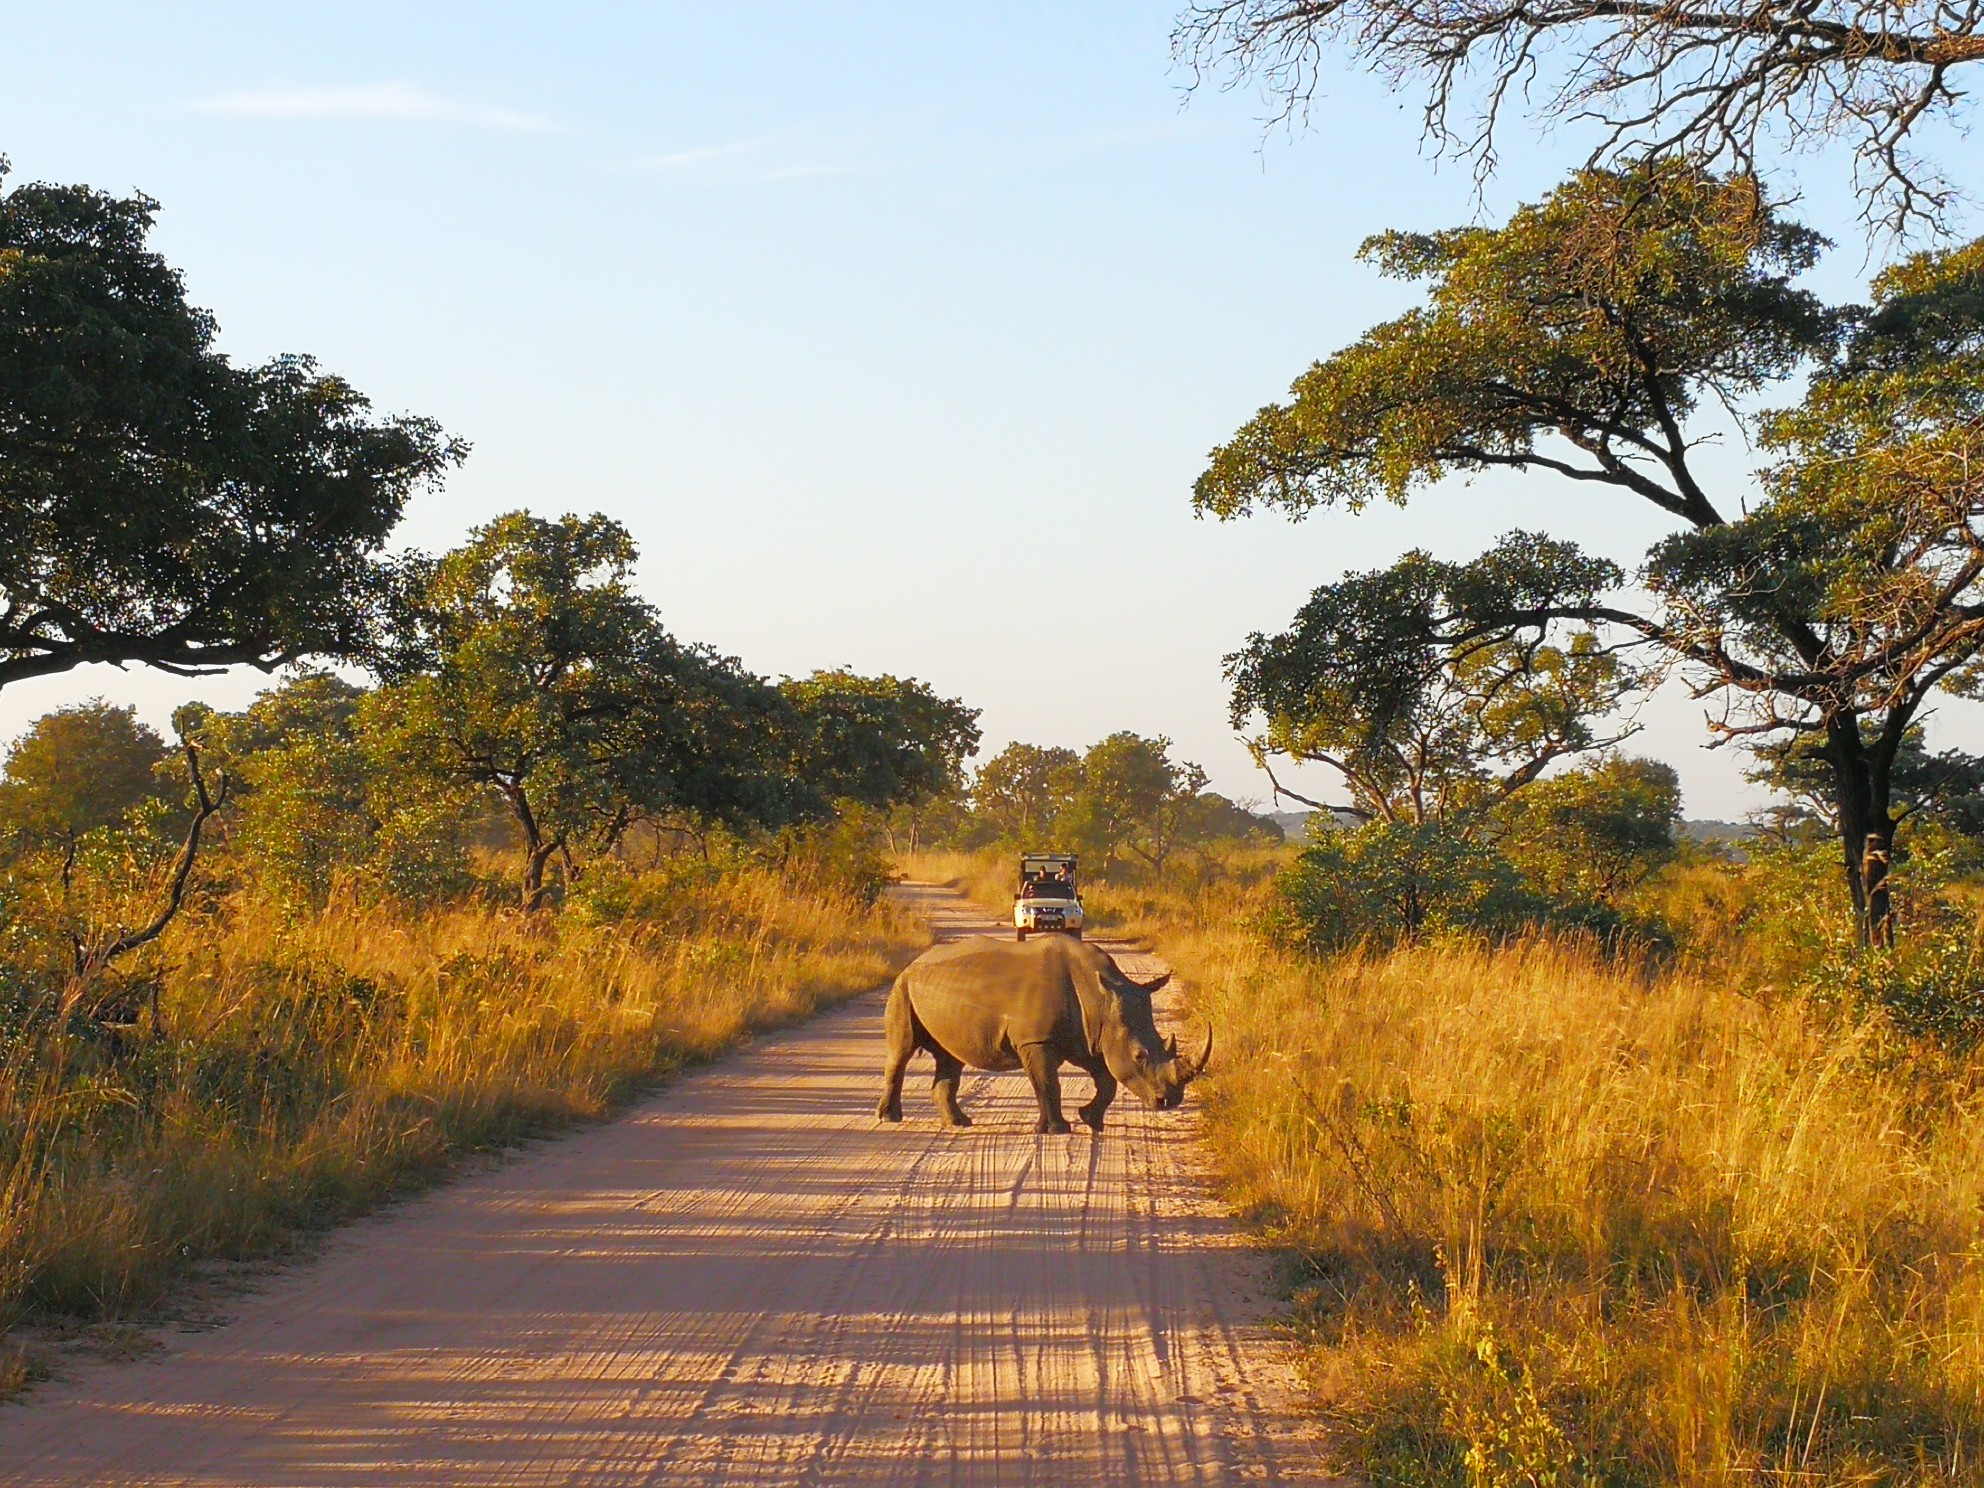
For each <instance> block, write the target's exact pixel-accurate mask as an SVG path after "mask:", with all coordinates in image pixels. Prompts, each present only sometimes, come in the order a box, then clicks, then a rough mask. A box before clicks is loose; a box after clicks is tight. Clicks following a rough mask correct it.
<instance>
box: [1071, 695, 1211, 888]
mask: <svg viewBox="0 0 1984 1488" xmlns="http://www.w3.org/2000/svg"><path fill="white" fill-rule="evenodd" d="M1206 779H1207V777H1206V772H1205V771H1204V770H1203V769H1201V768H1200V767H1199V766H1198V765H1196V764H1193V763H1192V762H1191V761H1189V760H1174V759H1172V758H1171V741H1170V740H1169V739H1167V738H1164V737H1163V736H1161V735H1160V736H1159V737H1157V738H1154V739H1146V738H1144V737H1142V736H1141V735H1139V734H1134V733H1131V732H1130V731H1129V730H1127V729H1125V730H1122V731H1119V732H1117V733H1113V734H1111V735H1110V736H1109V737H1108V738H1106V739H1103V740H1101V741H1099V742H1098V743H1095V744H1092V745H1090V746H1089V748H1088V750H1087V751H1086V752H1085V753H1084V754H1083V755H1082V758H1081V766H1080V769H1079V772H1078V773H1077V774H1076V776H1075V781H1074V790H1073V792H1072V794H1071V796H1070V798H1069V800H1068V803H1067V805H1066V806H1065V807H1064V808H1063V810H1062V812H1061V815H1060V817H1059V818H1058V820H1057V821H1056V823H1055V827H1056V831H1057V833H1058V834H1059V835H1061V836H1062V837H1064V838H1065V839H1066V840H1068V841H1069V842H1071V843H1073V844H1074V845H1076V846H1078V847H1080V848H1081V849H1082V850H1083V851H1084V852H1086V853H1089V854H1092V855H1093V856H1095V857H1097V858H1100V859H1102V860H1104V861H1105V862H1106V861H1107V860H1109V859H1111V858H1114V857H1115V856H1117V854H1119V853H1121V852H1128V853H1131V854H1132V855H1134V856H1135V857H1138V858H1141V859H1142V860H1143V861H1144V862H1145V863H1146V864H1147V865H1148V866H1149V867H1150V868H1151V870H1152V871H1153V872H1157V873H1162V872H1163V871H1164V865H1165V863H1166V862H1168V861H1169V860H1170V858H1171V855H1172V853H1173V852H1175V851H1176V850H1177V849H1178V848H1179V847H1180V846H1181V845H1182V844H1183V842H1184V840H1185V838H1186V836H1187V834H1188V832H1189V830H1190V828H1191V826H1192V825H1193V823H1194V821H1195V820H1196V818H1195V815H1194V813H1195V810H1196V807H1197V803H1198V801H1199V799H1200V793H1201V792H1202V791H1204V789H1205V787H1206Z"/></svg>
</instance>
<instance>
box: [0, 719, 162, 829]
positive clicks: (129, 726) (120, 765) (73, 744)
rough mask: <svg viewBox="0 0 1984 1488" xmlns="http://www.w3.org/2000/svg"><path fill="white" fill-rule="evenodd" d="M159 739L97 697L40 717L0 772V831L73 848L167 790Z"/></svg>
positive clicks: (148, 728)
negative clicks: (160, 772)
mask: <svg viewBox="0 0 1984 1488" xmlns="http://www.w3.org/2000/svg"><path fill="white" fill-rule="evenodd" d="M167 757H168V751H167V749H166V747H165V741H164V740H163V739H161V738H160V737H159V736H158V734H157V733H156V732H155V731H154V730H153V729H151V728H150V727H149V726H148V725H146V724H143V723H140V722H139V721H138V716H137V710H136V709H134V708H128V707H125V708H119V707H112V706H111V705H110V704H108V703H105V702H103V701H102V700H101V699H99V700H97V701H94V702H88V703H78V704H77V705H75V706H74V707H70V708H58V709H57V710H56V711H55V712H53V713H47V714H44V715H43V716H42V717H40V718H38V719H36V720H35V722H34V723H33V724H32V725H31V726H30V727H29V728H28V730H27V732H26V733H24V734H22V735H21V737H20V738H18V739H17V740H15V741H14V744H13V747H12V748H11V749H9V750H8V752H7V763H6V768H5V770H4V772H0V831H4V832H5V833H6V834H7V835H8V836H11V837H12V838H13V840H14V842H15V843H16V844H17V845H18V846H53V847H60V848H63V849H66V850H70V851H73V849H74V847H75V845H76V844H77V843H78V842H80V841H81V840H82V839H83V838H84V837H87V836H88V835H89V834H90V833H92V832H97V831H101V830H102V829H104V828H106V827H114V826H118V825H120V824H122V823H123V822H124V821H125V819H126V818H127V817H128V816H129V815H130V814H131V812H132V811H134V810H135V809H137V808H138V807H140V806H142V805H145V804H147V803H156V802H158V801H160V800H162V799H163V798H164V797H165V795H166V794H167V792H166V790H165V789H164V788H163V787H162V785H161V782H160V780H159V777H158V774H157V771H158V767H159V766H160V765H161V764H163V763H164V762H165V760H166V758H167Z"/></svg>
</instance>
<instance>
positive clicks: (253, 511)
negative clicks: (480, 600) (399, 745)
mask: <svg viewBox="0 0 1984 1488" xmlns="http://www.w3.org/2000/svg"><path fill="white" fill-rule="evenodd" d="M5 174H6V163H5V161H4V160H3V159H0V183H4V177H5ZM156 210H157V203H156V202H153V201H151V200H150V199H148V198H146V197H143V196H133V197H128V198H117V197H112V196H108V195H105V194H104V193H102V192H97V191H92V190H90V189H89V188H87V187H81V186H48V185H28V186H22V187H19V188H17V189H16V190H14V191H11V192H7V193H5V194H4V195H0V687H4V686H5V685H6V684H7V683H10V682H17V681H20V680H22V679H24V678H28V677H40V676H48V675H51V674H53V673H57V672H62V671H66V670H68V669H70V668H72V667H75V666H79V665H82V664H84V663H86V662H113V663H124V662H141V663H143V664H145V665H148V666H154V667H160V668H163V669H164V670H167V671H172V672H177V673H182V674H188V673H199V672H204V671H210V670H213V669H217V668H221V667H226V666H231V665H236V664H241V663H246V664H248V665H251V666H257V667H261V668H264V669H271V668H274V667H277V666H280V665H282V664H284V663H286V662H288V661H290V660H292V659H294V658H296V657H299V656H303V655H306V654H321V655H332V656H354V655H359V654H362V653H364V652H365V651H366V650H367V649H368V647H369V645H370V643H371V640H372V638H373V637H372V626H373V622H374V619H375V607H374V605H375V601H376V599H377V598H378V594H379V588H380V582H381V578H382V575H383V572H384V569H383V566H382V564H381V561H380V559H379V552H380V548H381V545H382V544H383V543H384V541H385V539H386V536H387V534H388V533H389V532H390V531H391V530H392V528H393V527H394V525H395V524H396V523H397V522H398V520H399V516H400V511H401V509H402V507H403V506H404V504H405V502H406V500H407V498H408V496H409V495H410V494H411V493H412V492H414V491H415V490H417V489H419V488H421V487H423V486H425V485H428V484H431V483H432V482H434V481H435V480H436V479H438V477H439V476H440V474H441V472H442V471H443V470H444V469H446V468H447V467H448V466H449V465H451V464H453V463H455V462H457V461H459V460H460V459H461V458H462V456H463V455H464V453H465V451H466V447H465V446H463V445H462V444H460V443H459V442H456V441H451V440H448V439H446V438H445V437H443V435H442V434H441V432H440V430H439V428H438V427H437V426H436V425H435V424H434V423H433V422H431V421H430V420H427V419H420V418H387V419H374V418H372V417H371V416H370V407H369V404H368V403H367V402H366V400H365V398H364V397H362V396H361V395H360V394H359V393H358V392H357V391H356V390H354V389H353V388H352V387H351V386H350V385H349V384H347V383H345V382H343V381H342V380H340V379H338V378H336V377H332V376H329V375H327V374H325V373H322V372H320V371H319V370H318V369H317V367H316V365H315V363H313V362H312V361H311V360H310V359H309V358H307V357H278V358H277V359H275V360H274V361H271V362H269V363H266V364H265V365H262V366H259V367H237V366H234V365H233V364H232V363H230V362H229V361H228V359H227V358H226V357H224V356H222V355H221V354H220V353H219V352H218V351H216V350H215V349H214V345H213V342H214V335H215V325H214V320H213V317H212V316H211V315H209V314H208V313H207V312H206V311H204V310H199V309H195V308H194V307H193V306H191V305H189V304H187V302H186V297H185V289H184V285H183V284H182V283H181V281H180V277H179V274H178V273H177V271H175V270H174V269H172V268H171V267H170V266H169V265H168V264H167V263H166V262H165V260H164V259H163V258H162V257H160V256H159V255H158V254H157V253H155V252H153V251H152V250H151V249H150V248H149V247H148V246H147V242H146V240H147V237H148V235H149V233H150V231H151V226H152V219H153V215H154V213H155V212H156Z"/></svg>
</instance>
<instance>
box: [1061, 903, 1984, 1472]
mask: <svg viewBox="0 0 1984 1488" xmlns="http://www.w3.org/2000/svg"><path fill="white" fill-rule="evenodd" d="M1694 891H1695V892H1699V891H1700V886H1699V885H1697V886H1695V890H1694ZM1094 897H1095V898H1096V899H1097V900H1098V905H1097V907H1098V908H1100V909H1102V910H1103V911H1104V913H1105V914H1109V913H1112V912H1113V914H1114V916H1115V917H1116V918H1117V919H1118V920H1119V922H1122V923H1124V924H1125V925H1127V927H1128V928H1129V929H1130V930H1131V931H1132V932H1134V933H1141V934H1144V935H1147V936H1149V937H1150V938H1152V939H1154V940H1155V941H1156V942H1157V944H1158V945H1159V947H1160V949H1161V950H1162V951H1163V952H1164V954H1165V955H1166V956H1167V957H1168V958H1169V959H1171V960H1172V961H1173V962H1174V963H1175V964H1176V966H1177V967H1178V969H1179V971H1180V973H1181V975H1182V976H1183V977H1185V978H1186V979H1187V980H1188V981H1189V983H1190V986H1191V991H1192V996H1193V999H1194V1002H1195V1004H1196V1006H1197V1009H1198V1011H1199V1012H1201V1013H1203V1014H1204V1015H1205V1016H1207V1017H1209V1018H1210V1019H1212V1020H1213V1022H1214V1023H1215V1024H1216V1025H1217V1028H1218V1031H1219V1044H1220V1051H1221V1052H1220V1054H1219V1056H1218V1059H1217V1062H1216V1065H1215V1068H1214V1072H1213V1078H1212V1080H1211V1081H1210V1082H1209V1084H1210V1087H1211V1088H1210V1091H1209V1099H1210V1106H1209V1117H1208V1131H1209V1135H1210V1139H1211V1142H1212V1144H1213V1146H1214V1148H1215V1151H1216V1155H1217V1156H1218V1158H1219V1160H1220V1162H1221V1165H1222V1167H1223V1169H1224V1171H1225V1172H1226V1173H1227V1174H1228V1175H1229V1180H1230V1182H1231V1185H1232V1191H1233V1196H1234V1198H1235V1200H1236V1201H1237V1202H1238V1203H1240V1204H1242V1205H1243V1206H1245V1207H1247V1208H1248V1209H1250V1210H1252V1211H1253V1212H1254V1213H1256V1214H1257V1215H1259V1216H1260V1217H1261V1218H1262V1220H1263V1222H1264V1223H1265V1224H1267V1225H1268V1226H1269V1228H1270V1230H1271V1232H1272V1233H1273V1235H1274V1236H1275V1237H1276V1238H1277V1239H1278V1240H1280V1241H1281V1242H1282V1243H1284V1244H1286V1245H1288V1246H1290V1247H1292V1248H1293V1249H1294V1250H1295V1251H1296V1252H1297V1253H1298V1254H1299V1255H1300V1256H1301V1257H1302V1258H1303V1263H1304V1264H1303V1267H1302V1278H1303V1279H1302V1282H1301V1284H1300V1288H1299V1291H1298V1293H1297V1304H1298V1310H1299V1314H1300V1317H1301V1318H1302V1320H1303V1322H1304V1324H1305V1327H1306V1330H1307V1334H1308V1337H1309V1338H1310V1340H1311V1348H1310V1351H1309V1358H1310V1361H1311V1364H1312V1374H1313V1384H1314V1387H1315V1392H1316V1399H1317V1401H1318V1404H1319V1406H1320V1407H1321V1408H1322V1409H1323V1410H1324V1411H1326V1412H1327V1414H1328V1415H1329V1416H1330V1417H1331V1419H1332V1420H1333V1421H1334V1423H1335V1425H1336V1428H1337V1433H1336V1435H1337V1439H1338V1441H1339V1442H1340V1443H1341V1446H1342V1449H1343V1451H1344V1454H1345V1458H1346V1461H1345V1463H1344V1464H1343V1465H1344V1466H1346V1467H1350V1468H1354V1469H1356V1470H1358V1471H1360V1472H1361V1473H1362V1474H1363V1475H1364V1476H1366V1477H1367V1478H1368V1479H1369V1480H1370V1481H1372V1482H1383V1483H1415V1484H1461V1483H1469V1484H1478V1485H1494V1488H1500V1485H1518V1484H1528V1485H1542V1484H1571V1483H1608V1484H1703V1485H1707V1484H1716V1485H1726V1484H1763V1483H1790V1482H1797V1483H1827V1484H1830V1483H1839V1484H1847V1483H1856V1484H1896V1485H1900V1484H1939V1485H1940V1484H1956V1483H1979V1482H1984V1078H1981V1076H1984V1070H1981V1069H1980V1066H1979V1064H1978V1063H1977V1062H1976V1061H1975V1060H1974V1059H1973V1060H1959V1059H1955V1058H1952V1057H1950V1056H1946V1055H1939V1054H1936V1053H1934V1052H1932V1051H1925V1050H1922V1049H1919V1048H1916V1047H1914V1046H1911V1045H1908V1044H1906V1043H1904V1042H1902V1041H1900V1040H1898V1039H1897V1038H1896V1036H1895V1035H1894V1034H1893V1033H1892V1032H1891V1031H1890V1030H1889V1028H1888V1027H1887V1026H1886V1025H1885V1024H1884V1023H1882V1022H1880V1021H1878V1020H1877V1019H1876V1020H1869V1021H1854V1020H1852V1019H1850V1018H1846V1017H1844V1016H1843V1015H1841V1014H1840V1013H1839V1012H1838V1011H1837V1010H1836V1009H1835V1010H1831V1011H1828V1010H1826V1009H1821V1008H1817V1007H1815V1006H1813V1005H1812V1004H1811V1003H1809V1002H1807V1001H1803V1000H1800V999H1797V998H1792V997H1787V996H1774V995H1768V994H1767V993H1765V994H1761V995H1760V994H1759V993H1758V992H1757V991H1756V990H1755V989H1756V988H1757V986H1758V985H1759V982H1758V978H1756V977H1752V976H1741V977H1739V976H1737V975H1734V974H1719V973H1718V971H1717V970H1716V968H1715V965H1714V959H1713V958H1712V957H1707V956H1703V955H1699V954H1696V955H1690V956H1688V957H1686V958H1685V959H1684V960H1683V961H1681V962H1679V963H1676V969H1671V970H1668V971H1659V970H1655V969H1652V968H1649V967H1647V966H1644V965H1636V964H1623V963H1621V962H1619V961H1617V960H1608V959H1607V958H1605V957H1604V956H1603V955H1601V953H1600V951H1599V948H1597V947H1595V946H1593V945H1590V944H1586V943H1580V942H1577V941H1570V940H1553V939H1549V938H1537V939H1532V940H1528V941H1525V942H1521V943H1515V944H1509V945H1505V946H1501V947H1490V946H1484V945H1479V944H1445V945H1428V946H1419V947H1407V948H1404V949H1401V950H1399V951H1397V952H1395V953H1393V954H1389V955H1375V954H1361V953H1360V954H1351V955H1349V956H1346V957H1343V958H1341V959H1338V960H1332V961H1322V960H1317V959H1313V958H1311V957H1307V956H1303V955H1298V954H1294V953H1291V952H1289V951H1287V950H1284V949H1280V948H1278V947H1277V946H1276V945H1274V944H1273V943H1271V942H1270V941H1269V940H1268V939H1266V938H1264V936H1263V935H1261V934H1260V933H1257V932H1256V931H1255V930H1253V929H1251V928H1249V917H1250V915H1251V914H1252V913H1253V911H1254V910H1255V909H1256V907H1257V902H1256V900H1255V899H1254V898H1251V897H1250V896H1248V895H1247V894H1245V893H1243V892H1241V891H1240V890H1237V889H1231V888H1229V889H1225V890H1213V891H1210V892H1203V893H1198V894H1192V895H1186V894H1178V893H1169V894H1167V893H1144V894H1141V895H1121V894H1118V895H1111V894H1109V893H1108V892H1106V891H1105V892H1102V893H1099V894H1097V895H1096V896H1094ZM1735 944H1736V942H1734V941H1732V942H1731V946H1732V948H1733V947H1734V945H1735ZM1746 989H1748V990H1746Z"/></svg>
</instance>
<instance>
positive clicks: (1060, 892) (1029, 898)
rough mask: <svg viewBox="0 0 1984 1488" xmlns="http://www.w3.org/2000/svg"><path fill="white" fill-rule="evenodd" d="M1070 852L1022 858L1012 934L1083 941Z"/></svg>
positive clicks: (1030, 854) (1079, 903)
mask: <svg viewBox="0 0 1984 1488" xmlns="http://www.w3.org/2000/svg"><path fill="white" fill-rule="evenodd" d="M1075 868H1076V861H1075V858H1074V857H1073V856H1072V855H1071V854H1069V853H1027V854H1026V855H1024V856H1023V857H1022V858H1021V859H1020V892H1019V897H1018V898H1016V899H1014V900H1013V934H1014V936H1015V937H1016V938H1017V939H1020V940H1025V939H1026V938H1027V937H1028V936H1029V935H1072V936H1074V938H1075V939H1076V940H1080V939H1081V938H1082V901H1081V896H1080V895H1079V894H1077V893H1076V892H1075Z"/></svg>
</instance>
